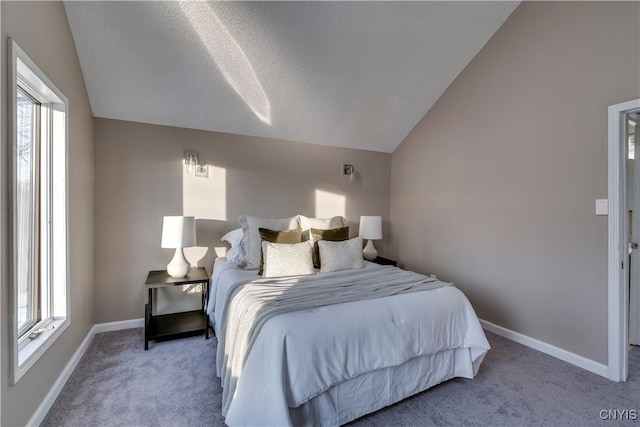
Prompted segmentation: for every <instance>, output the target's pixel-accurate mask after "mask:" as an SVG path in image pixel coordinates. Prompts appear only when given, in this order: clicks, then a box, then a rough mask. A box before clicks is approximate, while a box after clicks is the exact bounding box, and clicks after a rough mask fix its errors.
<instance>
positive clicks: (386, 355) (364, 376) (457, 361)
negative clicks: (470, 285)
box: [207, 259, 489, 425]
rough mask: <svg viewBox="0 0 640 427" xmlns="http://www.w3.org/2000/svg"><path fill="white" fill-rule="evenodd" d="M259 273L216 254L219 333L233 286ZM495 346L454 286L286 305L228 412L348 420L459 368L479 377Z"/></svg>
mask: <svg viewBox="0 0 640 427" xmlns="http://www.w3.org/2000/svg"><path fill="white" fill-rule="evenodd" d="M366 268H367V269H375V268H381V266H378V265H376V264H371V263H367V267H366ZM257 278H258V276H257V274H256V272H255V270H243V269H238V268H236V267H235V266H231V265H229V264H227V263H226V260H224V259H218V260H216V263H215V265H214V274H213V277H212V291H211V293H210V300H209V304H208V307H207V309H208V313H210V315H212V319H213V321H214V328H215V330H216V333H218V331H219V330H220V328H221V327H222V326H223V319H222V313H223V312H224V303H225V301H226V294H227V293H228V291H229V288H230V287H231V286H232V285H233V284H234V283H237V282H238V281H246V280H252V279H257ZM488 349H489V344H488V342H487V340H486V338H485V336H484V333H483V331H482V328H481V326H480V324H479V322H478V320H477V317H476V316H475V313H474V312H473V309H472V308H471V305H470V304H469V303H468V301H467V299H466V297H464V295H463V294H462V292H460V291H459V290H458V289H456V288H455V287H452V286H449V287H445V288H439V289H435V290H431V291H427V292H416V293H410V294H404V295H396V296H393V297H385V298H379V299H375V300H364V301H357V302H350V303H344V304H335V305H331V306H326V307H320V308H314V309H309V310H302V311H298V312H293V313H286V314H282V315H279V316H276V317H274V318H272V319H271V320H270V321H268V322H267V323H266V324H265V326H264V328H263V330H262V331H261V332H260V334H259V336H258V338H257V340H256V342H255V343H254V346H253V347H252V350H251V352H250V354H249V357H248V358H247V361H246V364H245V368H244V371H243V374H242V376H241V378H240V379H239V382H238V387H237V390H236V394H235V396H234V398H233V401H232V404H231V406H230V408H229V411H228V413H227V417H226V422H227V424H229V425H291V424H295V425H298V424H323V425H337V424H342V423H344V422H347V421H350V420H352V419H354V418H356V417H359V416H361V415H364V414H366V413H369V412H371V411H374V410H377V409H379V408H381V407H384V406H386V405H389V404H391V403H394V402H396V401H398V400H400V399H403V398H405V397H407V396H410V395H412V394H414V393H416V392H418V391H421V390H424V389H426V388H428V387H431V386H433V385H435V384H438V383H440V382H442V381H445V380H447V379H449V378H452V377H456V376H460V377H466V378H473V376H474V375H475V373H476V372H477V369H478V367H479V365H480V363H481V361H482V359H483V357H484V355H485V354H486V352H487V351H488ZM359 352H363V353H364V352H366V354H367V364H368V367H367V369H366V370H365V371H363V370H362V367H361V366H359V365H360V364H362V355H361V354H360V355H359V354H358V353H359ZM343 370H344V371H345V377H344V379H343V380H342V381H341V382H337V383H328V384H323V381H326V378H327V377H328V375H327V371H333V372H334V373H333V374H332V375H335V372H336V371H343ZM294 408H295V409H294Z"/></svg>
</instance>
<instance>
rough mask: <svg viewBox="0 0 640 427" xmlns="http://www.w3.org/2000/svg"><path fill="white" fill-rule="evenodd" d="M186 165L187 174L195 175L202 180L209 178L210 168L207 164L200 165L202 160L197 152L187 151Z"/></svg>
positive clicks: (185, 156)
mask: <svg viewBox="0 0 640 427" xmlns="http://www.w3.org/2000/svg"><path fill="white" fill-rule="evenodd" d="M184 164H185V165H186V167H187V173H193V174H194V175H195V176H197V177H200V178H208V177H209V167H208V166H207V164H206V163H204V164H200V158H199V156H198V153H196V152H195V151H185V153H184Z"/></svg>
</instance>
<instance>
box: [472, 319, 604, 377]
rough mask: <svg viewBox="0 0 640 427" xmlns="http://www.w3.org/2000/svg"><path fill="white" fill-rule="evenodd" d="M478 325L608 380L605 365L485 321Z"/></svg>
mask: <svg viewBox="0 0 640 427" xmlns="http://www.w3.org/2000/svg"><path fill="white" fill-rule="evenodd" d="M480 323H481V324H482V327H483V328H484V329H486V330H487V331H489V332H493V333H494V334H496V335H500V336H501V337H504V338H507V339H510V340H511V341H515V342H517V343H518V344H522V345H525V346H527V347H530V348H532V349H534V350H538V351H540V352H542V353H545V354H548V355H549V356H553V357H555V358H557V359H560V360H562V361H564V362H567V363H570V364H572V365H574V366H577V367H579V368H582V369H586V370H587V371H589V372H593V373H594V374H598V375H601V376H603V377H605V378H609V367H608V366H607V365H603V364H602V363H600V362H596V361H595V360H591V359H587V358H586V357H583V356H580V355H578V354H575V353H572V352H570V351H567V350H564V349H562V348H560V347H556V346H554V345H551V344H548V343H546V342H543V341H540V340H537V339H535V338H531V337H529V336H527V335H523V334H521V333H519V332H515V331H512V330H511V329H507V328H503V327H502V326H498V325H496V324H494V323H491V322H487V321H486V320H482V319H480Z"/></svg>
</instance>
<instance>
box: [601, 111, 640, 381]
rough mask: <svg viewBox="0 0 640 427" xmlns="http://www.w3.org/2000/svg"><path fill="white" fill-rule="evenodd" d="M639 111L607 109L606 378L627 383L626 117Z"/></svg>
mask: <svg viewBox="0 0 640 427" xmlns="http://www.w3.org/2000/svg"><path fill="white" fill-rule="evenodd" d="M637 110H640V99H635V100H632V101H627V102H622V103H620V104H615V105H611V106H609V218H608V225H609V280H608V282H609V339H608V347H609V358H608V359H609V360H608V365H609V378H610V379H612V380H614V381H626V380H627V374H628V354H627V346H628V342H629V323H628V319H629V313H628V311H629V306H628V304H629V289H628V287H627V279H626V277H627V273H626V272H627V268H628V266H627V264H628V261H627V258H628V256H627V253H628V249H627V246H628V240H629V239H628V225H627V221H626V215H625V213H626V212H627V206H626V203H627V200H626V199H627V198H626V180H627V177H626V163H625V161H626V155H627V149H626V141H625V138H624V135H625V127H624V126H625V123H624V119H625V115H626V114H627V113H629V112H633V111H637Z"/></svg>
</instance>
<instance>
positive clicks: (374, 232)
mask: <svg viewBox="0 0 640 427" xmlns="http://www.w3.org/2000/svg"><path fill="white" fill-rule="evenodd" d="M359 235H360V237H362V238H363V239H369V240H380V239H382V217H381V216H361V217H360V233H359Z"/></svg>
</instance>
